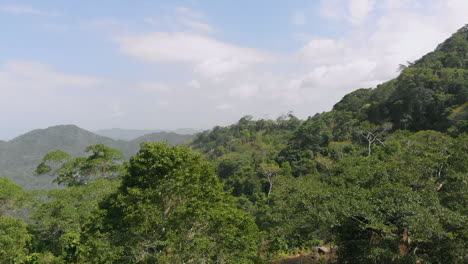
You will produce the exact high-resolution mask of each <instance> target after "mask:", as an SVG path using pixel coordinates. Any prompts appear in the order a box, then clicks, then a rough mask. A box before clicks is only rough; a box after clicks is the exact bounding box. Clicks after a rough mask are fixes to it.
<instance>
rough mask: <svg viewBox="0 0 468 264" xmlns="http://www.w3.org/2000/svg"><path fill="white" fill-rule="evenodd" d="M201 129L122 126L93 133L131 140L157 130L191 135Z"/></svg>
mask: <svg viewBox="0 0 468 264" xmlns="http://www.w3.org/2000/svg"><path fill="white" fill-rule="evenodd" d="M202 131H203V130H202V129H194V128H178V129H173V130H171V129H153V130H147V129H146V130H143V129H123V128H110V129H100V130H96V131H93V132H94V133H95V134H98V135H100V136H104V137H108V138H112V139H116V140H133V139H136V138H138V137H141V136H144V135H146V134H151V133H157V132H173V133H176V134H180V135H193V134H196V133H199V132H202Z"/></svg>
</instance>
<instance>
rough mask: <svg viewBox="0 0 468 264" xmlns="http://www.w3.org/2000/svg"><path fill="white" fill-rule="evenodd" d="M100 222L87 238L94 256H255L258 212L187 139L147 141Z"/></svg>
mask: <svg viewBox="0 0 468 264" xmlns="http://www.w3.org/2000/svg"><path fill="white" fill-rule="evenodd" d="M95 223H96V224H94V225H92V226H90V229H89V230H88V232H87V238H85V240H84V243H85V244H87V247H86V248H87V250H86V252H87V259H88V261H91V262H94V263H101V262H106V261H107V262H109V261H112V262H114V263H128V262H146V263H148V262H150V263H232V262H236V263H253V261H254V259H255V256H256V247H257V239H258V233H257V227H256V225H255V223H254V220H253V218H252V217H251V216H250V215H248V214H247V213H245V212H243V211H241V210H239V209H236V208H235V205H234V204H233V202H232V200H231V198H229V196H227V195H226V193H224V191H223V187H222V185H221V184H220V182H219V180H218V178H217V177H216V175H215V174H214V170H213V168H212V167H211V165H210V164H208V163H207V162H205V161H203V160H202V158H201V156H200V155H197V154H193V153H191V152H190V151H189V150H188V149H186V148H182V147H177V146H175V147H168V146H166V145H165V144H162V143H144V144H142V145H141V149H140V151H139V152H138V153H137V155H136V156H134V157H132V158H131V159H130V162H129V166H128V173H126V174H125V175H124V176H123V179H122V184H121V186H120V187H119V189H118V191H117V192H116V193H114V194H113V195H111V196H110V197H109V198H108V199H106V200H105V201H103V203H101V205H100V211H99V214H98V217H97V219H96V221H95ZM109 243H110V245H109ZM97 244H98V245H100V246H103V247H106V249H102V248H100V247H99V246H96V245H97ZM106 251H107V252H108V251H112V252H114V253H115V254H113V255H112V256H107V257H106V256H103V254H107V253H106ZM106 258H107V259H106ZM109 258H112V259H111V260H110V259H109Z"/></svg>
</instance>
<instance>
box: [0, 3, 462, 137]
mask: <svg viewBox="0 0 468 264" xmlns="http://www.w3.org/2000/svg"><path fill="white" fill-rule="evenodd" d="M467 13H468V1H465V0H380V1H377V0H327V1H319V0H317V1H306V0H297V1H279V0H278V1H271V0H270V1H267V0H257V1H228V0H221V1H219V0H218V1H203V0H186V1H123V0H120V1H116V0H113V1H111V0H101V1H90V0H88V1H87V0H80V1H60V0H55V1H52V0H41V1H32V0H31V1H14V0H8V1H7V0H0V32H2V38H1V41H0V92H1V97H0V111H1V112H2V113H4V114H3V115H1V116H0V123H1V124H5V128H2V129H1V130H0V139H11V138H13V137H15V136H17V135H19V134H21V133H24V132H26V131H28V130H30V129H34V128H44V127H48V126H51V125H57V124H76V125H78V126H81V127H83V128H86V129H89V130H95V129H101V128H111V127H121V128H136V129H138V128H140V129H156V128H180V127H194V128H210V127H212V126H214V125H228V124H230V123H233V122H235V121H236V120H238V119H239V118H240V117H242V116H243V115H246V114H251V115H253V116H254V117H256V118H276V117H277V116H278V115H280V114H282V113H286V112H288V111H293V112H294V113H295V114H296V115H298V116H299V117H301V118H305V117H307V116H308V115H313V114H315V113H316V112H322V111H326V110H329V109H330V108H331V106H332V105H333V103H335V102H336V101H337V100H339V99H340V98H341V97H342V96H343V95H344V94H346V93H347V92H350V91H352V90H355V89H358V88H361V87H374V86H375V85H377V84H378V83H381V82H383V81H386V80H389V79H391V78H393V77H395V76H396V74H397V73H396V68H397V67H398V64H399V63H403V62H405V61H411V60H415V59H417V58H418V57H420V56H421V55H423V54H425V53H427V52H429V51H431V50H433V49H434V48H435V46H436V45H437V44H438V43H440V42H441V41H443V40H444V39H446V38H447V37H449V36H450V35H451V34H452V33H453V32H454V31H455V30H457V29H458V28H460V27H461V26H463V25H464V24H466V23H468V21H467V19H466V14H467ZM7 124H8V125H7Z"/></svg>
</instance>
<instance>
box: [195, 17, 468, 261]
mask: <svg viewBox="0 0 468 264" xmlns="http://www.w3.org/2000/svg"><path fill="white" fill-rule="evenodd" d="M400 69H401V72H400V74H399V76H398V77H397V78H395V79H393V80H390V81H388V82H385V83H382V84H380V85H378V86H377V87H375V88H365V89H358V90H356V91H354V92H351V93H349V94H347V95H345V96H344V97H343V99H342V100H340V101H339V102H337V103H336V104H335V105H334V106H333V109H332V110H331V111H328V112H323V113H318V114H315V115H314V116H311V117H309V118H308V119H307V120H305V121H301V120H297V118H295V117H294V116H293V115H289V116H288V117H287V118H280V119H278V120H276V121H273V120H254V119H252V118H251V117H244V118H242V119H241V120H239V122H238V123H236V124H234V125H231V126H228V127H215V128H214V129H212V130H211V131H206V132H204V133H200V134H198V135H197V136H196V137H195V139H194V140H193V143H192V144H191V146H192V148H193V149H194V150H197V151H199V152H201V153H202V154H203V155H205V156H206V157H207V158H209V159H210V160H212V162H213V163H214V164H215V167H216V172H217V173H218V175H219V177H220V178H221V180H222V181H223V182H224V183H225V189H226V190H228V191H230V192H231V194H232V195H234V196H237V197H239V199H240V202H239V203H240V206H241V207H242V208H244V209H245V210H247V211H249V212H251V213H252V214H253V215H254V216H255V217H256V219H257V223H259V228H260V229H261V230H262V231H264V232H266V233H267V234H269V235H268V236H267V237H266V238H264V240H263V242H264V243H265V248H267V249H266V252H278V251H280V252H289V253H290V254H293V255H294V254H295V253H296V252H297V250H303V249H304V248H309V250H310V251H308V252H307V251H306V252H305V253H306V254H309V255H308V256H312V257H317V256H316V255H315V253H314V252H313V250H312V249H311V248H313V247H312V246H311V245H324V243H337V244H338V245H339V247H340V250H339V251H338V258H341V260H346V261H349V262H346V263H403V262H404V261H403V260H412V262H410V263H415V262H416V261H419V260H423V259H425V260H427V261H428V262H430V263H464V262H463V260H466V257H467V256H468V255H467V252H466V250H465V248H466V235H465V234H466V227H463V224H461V223H463V221H466V218H467V212H466V202H467V200H466V193H467V190H468V189H467V185H466V182H467V175H468V174H467V173H468V170H467V169H468V167H467V164H468V160H467V158H468V156H467V154H468V146H467V142H468V141H467V132H468V118H467V117H468V114H467V113H468V26H465V27H463V28H462V29H460V30H459V31H457V32H456V33H455V34H453V35H452V36H451V37H450V38H448V39H447V40H446V41H444V42H443V43H441V44H440V45H439V46H438V47H437V48H436V49H435V50H434V51H433V52H431V53H429V54H427V55H425V56H423V57H422V58H421V59H419V60H417V61H415V62H410V63H408V65H401V67H400ZM284 124H287V126H284ZM286 127H289V128H288V129H285V128H286ZM463 204H465V206H464V205H463ZM428 208H429V209H428ZM442 211H443V212H445V213H440V212H442ZM448 215H450V216H448ZM445 216H447V217H448V218H447V219H446V218H445ZM421 219H426V220H424V221H427V222H424V221H422V220H421ZM419 220H421V221H419ZM428 226H430V227H431V228H427V227H428ZM408 229H411V230H413V231H412V232H414V234H412V235H411V236H412V237H413V238H414V239H415V240H418V239H419V241H418V242H411V239H409V238H408V237H409V235H408V234H407V233H405V232H407V231H405V230H408ZM436 229H437V230H438V231H436ZM455 230H456V231H455ZM451 231H453V232H454V233H451V234H450V235H447V234H448V233H449V232H451ZM464 232H465V233H464ZM402 234H403V235H402ZM401 241H403V242H401ZM358 244H359V245H358ZM392 245H397V246H392ZM441 245H443V246H441ZM448 245H451V246H449V247H446V246H448ZM398 247H399V248H400V250H398ZM441 247H442V248H446V249H447V250H448V249H449V248H450V249H451V253H450V254H447V250H442V249H440V248H441ZM402 249H404V250H402ZM455 249H456V250H455ZM410 250H414V251H417V250H420V252H421V253H419V254H415V255H411V254H409V253H408V252H409V251H410ZM265 254H268V253H265ZM274 254H275V253H273V255H272V256H273V257H274V256H275V255H274ZM425 254H426V255H425ZM285 261H286V260H285ZM400 261H402V262H400ZM423 262H424V261H423ZM343 263H344V262H343Z"/></svg>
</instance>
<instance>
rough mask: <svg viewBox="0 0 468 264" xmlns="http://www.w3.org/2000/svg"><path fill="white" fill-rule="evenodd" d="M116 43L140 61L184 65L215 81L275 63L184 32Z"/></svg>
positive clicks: (261, 55)
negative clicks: (231, 74) (261, 65)
mask: <svg viewBox="0 0 468 264" xmlns="http://www.w3.org/2000/svg"><path fill="white" fill-rule="evenodd" d="M117 42H118V43H119V44H120V50H121V52H123V53H124V54H127V55H130V56H132V57H134V58H137V59H139V60H142V61H146V62H158V63H185V64H189V65H191V66H192V67H193V70H194V72H196V73H197V74H201V75H203V76H205V77H212V78H219V76H220V75H223V74H227V73H231V72H235V71H237V70H239V69H245V68H247V67H249V66H252V65H256V64H262V63H267V62H271V61H272V60H273V57H272V56H271V55H269V54H267V53H265V52H262V51H259V50H256V49H252V48H246V47H240V46H236V45H232V44H228V43H224V42H221V41H218V40H216V39H213V38H210V37H206V36H203V35H197V34H192V33H184V32H178V33H168V32H154V33H148V34H141V35H130V36H125V37H120V38H117Z"/></svg>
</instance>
